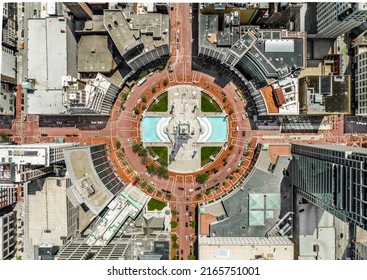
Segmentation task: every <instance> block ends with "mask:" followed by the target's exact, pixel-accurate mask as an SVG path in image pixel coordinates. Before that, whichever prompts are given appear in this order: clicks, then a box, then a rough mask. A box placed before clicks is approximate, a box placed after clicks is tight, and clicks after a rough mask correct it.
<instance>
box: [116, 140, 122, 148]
mask: <svg viewBox="0 0 367 280" xmlns="http://www.w3.org/2000/svg"><path fill="white" fill-rule="evenodd" d="M120 148H121V142H120V141H119V140H117V141H116V149H120Z"/></svg>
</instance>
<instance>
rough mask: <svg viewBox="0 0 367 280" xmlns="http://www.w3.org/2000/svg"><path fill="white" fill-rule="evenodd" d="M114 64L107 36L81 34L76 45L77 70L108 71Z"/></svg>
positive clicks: (89, 71) (90, 71)
mask: <svg viewBox="0 0 367 280" xmlns="http://www.w3.org/2000/svg"><path fill="white" fill-rule="evenodd" d="M114 66H116V65H115V63H114V60H113V57H112V53H111V46H109V42H108V36H106V35H89V36H81V38H80V41H79V45H78V72H88V73H93V72H100V73H109V72H111V71H112V69H113V67H114Z"/></svg>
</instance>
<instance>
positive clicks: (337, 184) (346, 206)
mask: <svg viewBox="0 0 367 280" xmlns="http://www.w3.org/2000/svg"><path fill="white" fill-rule="evenodd" d="M291 150H292V160H291V164H290V167H289V174H290V177H291V184H292V186H293V188H294V190H295V191H296V193H297V194H299V195H301V196H302V197H303V198H305V199H306V200H308V201H309V202H311V203H313V204H315V205H316V206H318V207H320V208H322V209H324V210H326V211H328V212H329V213H331V214H333V215H334V216H336V217H337V218H339V219H341V220H342V221H344V222H350V223H352V224H354V225H357V226H359V227H361V228H362V229H364V230H366V229H367V149H364V148H359V147H348V146H338V145H298V144H294V145H292V148H291Z"/></svg>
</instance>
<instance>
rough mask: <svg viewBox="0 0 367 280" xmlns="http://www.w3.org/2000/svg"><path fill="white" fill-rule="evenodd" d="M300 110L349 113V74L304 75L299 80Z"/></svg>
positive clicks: (309, 112) (313, 112)
mask: <svg viewBox="0 0 367 280" xmlns="http://www.w3.org/2000/svg"><path fill="white" fill-rule="evenodd" d="M299 95H300V96H299V100H300V110H301V112H303V113H305V114H350V112H351V82H350V76H306V77H303V78H301V79H300V80H299Z"/></svg>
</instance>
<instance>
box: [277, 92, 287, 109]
mask: <svg viewBox="0 0 367 280" xmlns="http://www.w3.org/2000/svg"><path fill="white" fill-rule="evenodd" d="M274 98H275V103H276V104H277V105H278V106H281V105H283V104H285V103H287V101H286V100H285V97H284V94H283V89H282V88H281V87H277V88H275V89H274Z"/></svg>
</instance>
